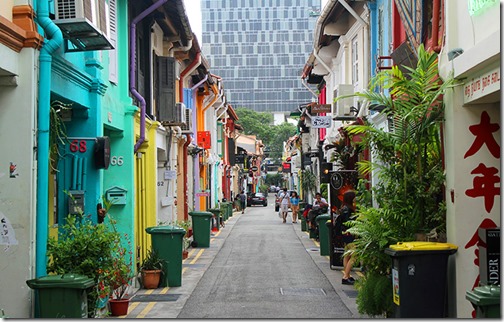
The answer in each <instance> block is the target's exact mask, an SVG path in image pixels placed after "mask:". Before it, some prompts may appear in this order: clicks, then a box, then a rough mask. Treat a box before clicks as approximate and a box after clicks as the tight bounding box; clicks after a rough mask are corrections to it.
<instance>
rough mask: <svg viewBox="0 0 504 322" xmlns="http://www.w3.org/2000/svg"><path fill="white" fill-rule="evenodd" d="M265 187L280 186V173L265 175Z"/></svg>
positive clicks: (281, 178) (281, 179)
mask: <svg viewBox="0 0 504 322" xmlns="http://www.w3.org/2000/svg"><path fill="white" fill-rule="evenodd" d="M264 181H265V182H266V184H267V185H269V186H272V185H274V186H277V187H278V186H280V185H281V184H282V181H283V176H282V174H281V173H276V174H267V175H266V180H264Z"/></svg>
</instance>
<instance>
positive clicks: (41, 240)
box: [35, 1, 63, 277]
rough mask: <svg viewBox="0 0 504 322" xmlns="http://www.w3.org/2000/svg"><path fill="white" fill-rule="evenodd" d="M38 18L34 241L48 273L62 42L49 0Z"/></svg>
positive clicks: (41, 269)
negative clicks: (54, 94)
mask: <svg viewBox="0 0 504 322" xmlns="http://www.w3.org/2000/svg"><path fill="white" fill-rule="evenodd" d="M37 21H38V23H39V25H40V26H41V27H42V29H43V30H44V32H45V34H46V39H49V40H48V41H46V42H44V45H43V46H42V49H41V50H40V55H39V64H40V65H39V88H38V113H37V121H38V130H37V182H38V183H37V208H36V209H37V219H36V231H35V234H36V237H35V239H36V242H35V276H36V277H41V276H44V275H46V274H47V239H48V236H49V231H48V229H47V227H48V226H49V221H48V218H49V213H48V211H49V210H48V209H49V192H48V188H47V187H48V186H49V127H50V120H49V115H50V114H51V112H50V109H51V107H50V105H51V104H50V100H51V69H52V54H53V53H54V52H55V51H56V50H58V48H59V47H60V46H61V44H62V43H63V34H62V33H61V30H60V29H59V28H58V27H57V26H56V25H55V24H54V23H53V21H52V20H51V19H50V18H49V1H42V2H40V3H39V4H38V7H37Z"/></svg>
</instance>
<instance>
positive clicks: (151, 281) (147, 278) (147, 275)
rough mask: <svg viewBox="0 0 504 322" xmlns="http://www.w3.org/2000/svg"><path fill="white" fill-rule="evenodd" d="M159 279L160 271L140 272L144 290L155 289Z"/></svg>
mask: <svg viewBox="0 0 504 322" xmlns="http://www.w3.org/2000/svg"><path fill="white" fill-rule="evenodd" d="M160 279H161V270H160V269H156V270H142V283H143V286H144V288H149V289H150V288H157V287H158V285H159V280H160Z"/></svg>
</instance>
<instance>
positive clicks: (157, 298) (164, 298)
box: [131, 294, 181, 302]
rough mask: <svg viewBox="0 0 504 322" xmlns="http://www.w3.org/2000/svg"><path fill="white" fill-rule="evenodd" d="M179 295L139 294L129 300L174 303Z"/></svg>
mask: <svg viewBox="0 0 504 322" xmlns="http://www.w3.org/2000/svg"><path fill="white" fill-rule="evenodd" d="M180 295H181V294H139V295H135V297H133V298H132V299H131V301H132V302H175V301H177V300H178V299H179V297H180Z"/></svg>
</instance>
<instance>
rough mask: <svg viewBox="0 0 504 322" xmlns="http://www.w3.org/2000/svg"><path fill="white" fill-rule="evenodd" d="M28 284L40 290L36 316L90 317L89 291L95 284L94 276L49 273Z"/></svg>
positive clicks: (27, 282)
mask: <svg viewBox="0 0 504 322" xmlns="http://www.w3.org/2000/svg"><path fill="white" fill-rule="evenodd" d="M26 284H27V285H28V286H29V287H30V288H31V289H34V290H36V292H38V298H39V305H38V312H35V317H36V318H66V319H71V318H87V317H88V300H87V292H88V289H90V288H91V287H92V286H94V285H95V282H94V281H93V279H92V278H89V277H87V276H84V275H78V274H63V275H48V276H44V277H40V278H35V279H31V280H28V281H26ZM89 291H90V290H89Z"/></svg>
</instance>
